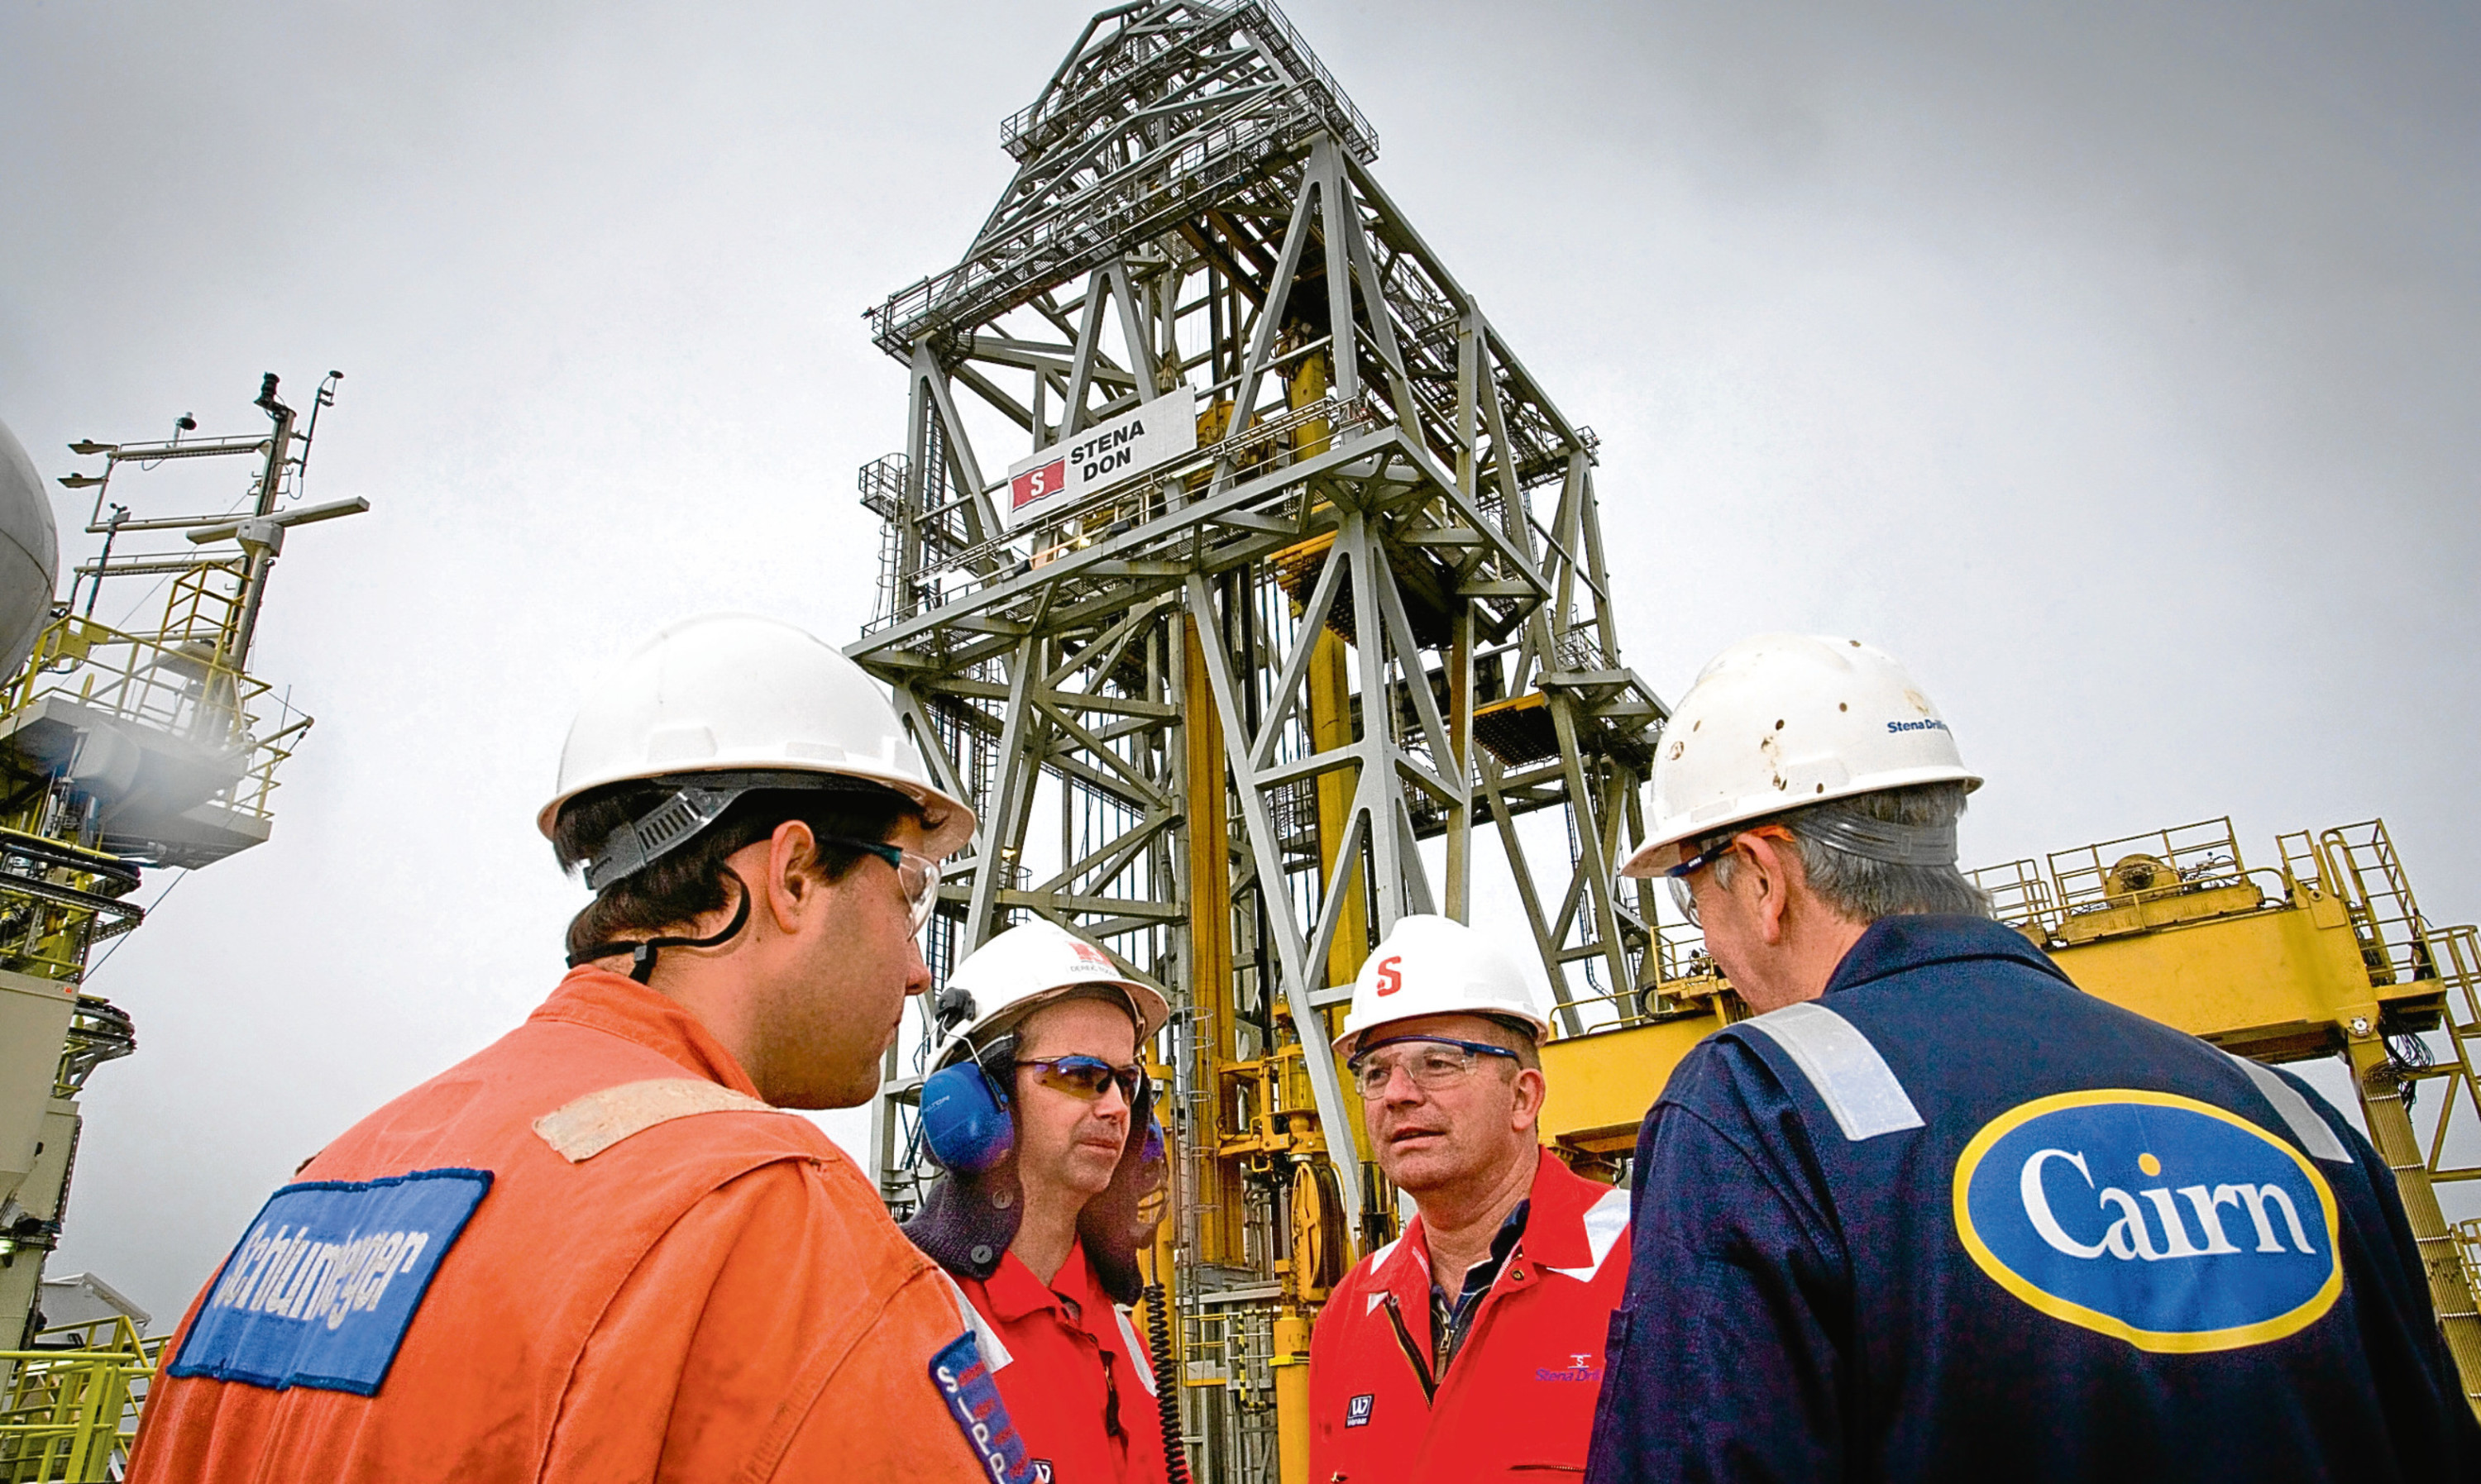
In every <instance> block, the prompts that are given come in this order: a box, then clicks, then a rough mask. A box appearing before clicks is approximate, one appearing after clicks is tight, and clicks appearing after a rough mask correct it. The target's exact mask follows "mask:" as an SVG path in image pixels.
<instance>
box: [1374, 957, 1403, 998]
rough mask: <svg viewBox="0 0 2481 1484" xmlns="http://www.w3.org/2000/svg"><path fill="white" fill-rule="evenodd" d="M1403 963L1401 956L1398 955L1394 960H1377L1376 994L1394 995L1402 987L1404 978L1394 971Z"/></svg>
mask: <svg viewBox="0 0 2481 1484" xmlns="http://www.w3.org/2000/svg"><path fill="white" fill-rule="evenodd" d="M1403 961H1404V959H1403V956H1402V955H1401V954H1398V955H1397V956H1396V957H1394V958H1383V959H1380V960H1379V962H1378V992H1379V993H1380V994H1381V995H1392V994H1394V993H1396V991H1397V990H1399V989H1402V988H1403V987H1404V976H1403V975H1401V974H1399V973H1397V970H1396V966H1397V964H1400V963H1402V962H1403Z"/></svg>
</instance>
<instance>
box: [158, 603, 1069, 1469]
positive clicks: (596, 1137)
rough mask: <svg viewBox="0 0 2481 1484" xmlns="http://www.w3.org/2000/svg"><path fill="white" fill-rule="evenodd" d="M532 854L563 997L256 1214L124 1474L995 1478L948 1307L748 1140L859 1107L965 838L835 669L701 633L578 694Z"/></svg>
mask: <svg viewBox="0 0 2481 1484" xmlns="http://www.w3.org/2000/svg"><path fill="white" fill-rule="evenodd" d="M538 822H539V823H540V826H541V828H542V830H543V833H544V834H546V835H547V836H549V837H551V839H552V841H553V844H554V846H555V848H556V850H557V852H558V854H559V856H560V859H561V863H562V865H563V866H567V867H572V868H574V867H579V866H582V867H583V868H584V872H585V876H586V881H587V884H588V886H589V887H590V888H592V889H593V890H594V892H595V894H596V895H595V898H594V899H593V901H592V902H590V903H589V904H588V906H587V908H586V909H585V910H584V911H583V912H581V913H579V914H578V917H577V919H576V921H575V922H573V923H572V924H570V926H569V933H568V938H569V948H570V950H571V951H570V954H569V963H570V965H571V970H570V973H569V975H568V976H567V977H566V978H564V979H563V980H561V985H560V987H559V989H558V990H557V991H555V992H554V993H553V995H552V997H551V998H550V999H549V1000H548V1001H546V1002H544V1003H543V1004H542V1006H541V1007H540V1008H538V1009H536V1010H535V1012H534V1014H533V1015H532V1016H531V1017H530V1018H529V1019H528V1020H527V1021H526V1023H525V1024H524V1025H522V1026H520V1027H518V1028H516V1029H515V1030H513V1031H510V1032H509V1034H508V1035H506V1036H504V1037H502V1038H501V1039H500V1040H499V1041H498V1042H497V1043H496V1044H494V1045H492V1046H490V1047H488V1048H486V1049H484V1050H483V1051H482V1052H481V1053H479V1054H476V1055H474V1056H472V1057H470V1058H469V1059H467V1060H466V1061H464V1062H463V1063H461V1064H459V1065H457V1066H456V1067H453V1068H451V1069H449V1070H448V1071H447V1072H445V1073H443V1074H441V1075H440V1076H438V1077H436V1078H434V1079H432V1080H430V1081H428V1082H426V1083H424V1084H422V1085H421V1086H419V1087H416V1088H415V1089H413V1090H412V1091H411V1092H408V1093H406V1094H405V1095H404V1096H403V1097H401V1098H399V1099H397V1100H396V1101H395V1102H393V1103H390V1104H389V1105H387V1106H385V1107H382V1108H380V1109H379V1111H378V1112H377V1113H374V1114H372V1115H371V1116H370V1117H368V1118H366V1119H364V1120H363V1121H362V1122H361V1123H359V1124H357V1125H355V1126H354V1127H353V1128H352V1129H351V1130H348V1131H347V1132H346V1133H344V1134H342V1135H341V1136H339V1137H338V1138H337V1139H336V1140H335V1141H334V1142H333V1143H331V1144H329V1145H328V1146H327V1147H326V1149H324V1150H322V1151H321V1152H320V1153H319V1154H318V1155H317V1156H315V1157H314V1158H312V1159H310V1160H309V1161H308V1163H307V1164H306V1165H305V1166H304V1167H303V1169H302V1170H301V1172H300V1180H299V1181H297V1182H296V1183H295V1184H293V1185H287V1186H285V1187H284V1188H283V1189H281V1190H279V1191H277V1192H276V1193H275V1195H274V1197H273V1198H272V1199H271V1200H270V1201H269V1202H268V1204H267V1206H266V1208H265V1209H264V1210H263V1211H261V1212H260V1214H259V1216H258V1218H257V1219H256V1220H255V1221H253V1222H252V1223H251V1225H250V1227H249V1229H248V1231H246V1232H245V1233H244V1234H243V1236H242V1237H241V1240H240V1241H239V1243H238V1244H236V1246H235V1247H234V1248H233V1251H232V1254H231V1256H230V1257H228V1258H227V1259H226V1260H225V1261H224V1263H223V1265H222V1268H221V1269H220V1270H219V1271H218V1272H217V1273H216V1275H215V1276H214V1277H213V1278H211V1279H210V1280H209V1281H208V1283H207V1286H206V1288H205V1289H204V1290H203V1291H202V1292H200V1294H199V1295H198V1297H197V1299H196V1301H195V1302H194V1303H193V1304H192V1306H191V1309H190V1313H189V1315H187V1317H185V1318H184V1320H183V1321H182V1325H181V1330H180V1332H179V1334H177V1335H176V1336H175V1337H174V1338H173V1340H172V1341H171V1343H170V1345H169V1346H168V1347H167V1350H166V1355H167V1360H166V1363H165V1367H164V1371H163V1374H162V1375H161V1376H160V1377H159V1378H158V1379H157V1381H156V1383H155V1389H154V1391H153V1393H152V1394H151V1395H150V1396H149V1397H148V1399H147V1405H146V1410H145V1419H144V1426H143V1427H142V1428H141V1430H140V1433H139V1436H138V1440H137V1445H136V1452H135V1456H134V1458H133V1460H132V1464H131V1471H130V1475H129V1476H130V1478H131V1479H133V1480H136V1481H140V1484H168V1481H174V1480H226V1479H250V1480H253V1481H257V1484H285V1481H292V1480H301V1481H309V1480H321V1481H325V1480H333V1479H347V1478H350V1479H356V1480H378V1481H411V1480H416V1479H421V1480H431V1479H457V1480H459V1481H465V1484H496V1481H503V1480H505V1481H509V1484H517V1481H521V1480H522V1481H533V1480H557V1481H577V1484H586V1481H601V1480H609V1479H665V1480H670V1479H678V1480H684V1481H686V1480H708V1479H726V1478H732V1479H777V1478H781V1479H823V1478H856V1479H859V1478H868V1479H922V1480H938V1481H956V1484H962V1481H965V1480H968V1479H975V1478H984V1479H990V1478H999V1479H1007V1480H1023V1479H1027V1478H1030V1477H1031V1474H1032V1471H1031V1469H1030V1468H1029V1467H1028V1465H1027V1463H1026V1460H1025V1455H1024V1452H1023V1448H1022V1446H1021V1445H1020V1444H1019V1442H1018V1440H1017V1439H1016V1437H1015V1434H1014V1430H1013V1428H1012V1427H1011V1426H1010V1425H1009V1423H1008V1421H1007V1416H1006V1409H1005V1406H1004V1405H1003V1404H1002V1403H1001V1400H1000V1398H999V1395H998V1393H997V1391H996V1388H995V1387H994V1385H993V1384H992V1381H991V1379H990V1375H989V1370H988V1366H987V1363H986V1361H985V1359H984V1357H983V1356H982V1354H981V1351H980V1348H979V1343H978V1342H977V1341H976V1339H975V1336H974V1333H973V1329H972V1325H971V1316H970V1315H969V1314H968V1313H967V1312H966V1311H965V1310H964V1309H963V1308H962V1306H961V1298H960V1295H959V1294H958V1293H957V1292H956V1290H955V1289H954V1288H953V1285H952V1284H951V1283H950V1282H949V1281H948V1279H947V1278H946V1276H945V1275H944V1274H942V1273H941V1272H940V1271H939V1270H938V1269H937V1268H936V1267H935V1266H933V1265H932V1264H931V1263H929V1262H928V1261H927V1259H925V1258H923V1257H922V1256H921V1255H920V1254H919V1253H917V1252H915V1251H914V1250H913V1249H912V1248H911V1247H910V1246H908V1245H907V1244H906V1243H905V1241H904V1239H903V1237H901V1235H900V1234H899V1233H898V1231H897V1230H896V1227H895V1225H894V1223H892V1222H891V1221H890V1220H889V1219H888V1218H887V1215H886V1212H885V1211H884V1210H883V1209H882V1207H881V1206H880V1204H879V1201H878V1196H877V1192H876V1191H875V1189H874V1188H873V1183H872V1182H871V1181H870V1180H869V1179H868V1178H867V1177H865V1176H864V1175H863V1174H862V1173H861V1172H860V1171H858V1170H857V1169H855V1168H854V1167H853V1164H852V1162H851V1161H850V1160H849V1159H847V1158H846V1157H845V1156H844V1155H843V1154H842V1153H841V1152H840V1151H838V1149H837V1148H836V1146H835V1145H834V1144H832V1143H830V1142H829V1141H828V1140H827V1139H826V1137H825V1136H824V1135H823V1134H822V1133H820V1132H819V1130H818V1129H817V1127H816V1126H815V1125H813V1124H811V1123H810V1122H809V1121H808V1120H806V1119H804V1118H801V1117H799V1116H797V1115H796V1114H793V1113H790V1112H786V1111H783V1109H785V1108H795V1107H800V1108H817V1107H842V1106H853V1105H855V1104H859V1103H862V1102H864V1101H866V1100H868V1098H869V1097H870V1096H871V1094H872V1092H873V1091H874V1089H875V1083H876V1080H877V1077H876V1073H877V1067H878V1063H879V1057H880V1056H881V1054H883V1053H884V1051H885V1049H886V1048H887V1046H888V1045H889V1043H890V1041H891V1040H892V1038H893V1037H894V1035H895V1033H896V1028H897V1021H898V1016H899V1013H900V1011H901V1009H902V1006H903V1002H904V999H905V997H906V996H908V995H912V994H918V993H920V992H921V991H922V990H923V989H925V988H926V987H927V980H928V976H927V973H926V971H925V970H924V968H923V964H922V958H921V954H920V952H919V950H918V949H917V948H916V946H915V935H916V933H917V932H918V931H919V929H920V927H921V925H922V923H923V921H924V920H925V918H927V915H928V909H929V907H930V904H931V902H932V901H933V899H934V898H935V894H936V891H937V864H936V863H937V861H938V859H939V858H940V857H942V856H944V855H946V854H948V853H949V852H951V851H953V849H955V848H956V847H957V846H959V845H961V844H962V843H963V842H964V841H965V840H966V839H967V838H968V836H969V835H970V834H971V832H972V829H973V825H974V820H973V815H972V812H971V811H970V810H968V809H967V808H966V807H965V805H964V804H963V803H962V802H960V801H959V800H957V799H955V798H953V797H952V796H950V795H949V794H945V793H942V792H941V791H940V790H939V789H938V788H936V787H934V786H933V785H932V784H931V782H930V780H929V775H928V774H927V771H926V769H925V768H924V767H923V765H922V761H921V758H920V755H919V754H918V753H917V752H916V750H915V748H914V746H913V745H912V743H911V742H908V741H906V739H905V737H904V735H903V732H902V730H901V727H900V725H899V723H898V721H897V718H896V716H895V714H894V712H893V711H892V709H891V708H890V707H889V705H888V703H887V700H886V698H885V696H884V695H882V694H881V693H880V692H879V691H878V690H877V688H876V687H875V685H874V684H873V683H872V682H871V681H870V679H869V678H868V677H867V676H866V675H864V674H863V673H862V671H861V670H860V668H859V667H858V666H856V665H854V664H852V663H851V662H850V661H849V660H847V659H846V658H845V657H844V656H842V655H840V654H838V653H837V652H836V651H835V650H833V649H831V648H829V647H827V646H826V645H824V644H823V643H821V642H819V641H818V640H817V639H815V638H811V637H810V636H809V635H807V634H804V633H802V632H800V631H799V630H797V629H794V628H792V627H791V626H789V625H785V624H779V623H775V622H772V621H770V620H767V619H762V618H753V617H747V616H740V615H726V616H715V617H708V618H702V619H692V620H690V621H688V622H685V623H682V624H678V625H675V626H674V627H672V628H670V629H667V630H666V631H665V632H664V633H663V634H661V635H660V636H658V637H657V638H655V639H654V640H653V641H652V642H650V643H648V644H647V645H645V646H644V647H643V648H641V649H640V651H639V652H638V653H637V654H636V655H635V656H633V657H632V658H631V659H630V660H629V661H628V662H627V663H626V664H624V665H623V666H622V667H621V668H620V669H619V670H618V671H617V672H616V673H615V674H614V675H613V676H611V677H609V678H608V679H606V680H605V681H604V682H603V683H602V684H601V685H600V686H599V687H598V688H597V689H596V690H594V691H593V692H591V693H590V694H589V696H588V699H587V702H586V704H585V706H584V707H583V708H582V710H581V711H580V714H579V716H578V718H577V722H576V725H575V726H574V727H573V728H572V729H571V731H570V733H569V738H568V743H567V746H566V747H565V749H564V750H563V752H562V755H561V783H560V789H559V794H558V796H557V797H555V798H554V799H553V800H552V801H551V803H549V804H548V805H546V806H544V808H543V811H542V814H541V817H540V820H539V821H538Z"/></svg>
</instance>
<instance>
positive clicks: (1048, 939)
mask: <svg viewBox="0 0 2481 1484" xmlns="http://www.w3.org/2000/svg"><path fill="white" fill-rule="evenodd" d="M1094 985H1105V986H1109V987H1110V988H1114V989H1117V990H1119V991H1120V992H1121V993H1122V994H1124V995H1126V996H1127V997H1128V1000H1129V1013H1130V1014H1131V1015H1133V1016H1135V1017H1136V1022H1137V1044H1138V1045H1139V1046H1140V1047H1142V1046H1144V1045H1145V1044H1146V1043H1147V1042H1148V1041H1150V1040H1152V1039H1154V1034H1155V1032H1156V1031H1158V1030H1161V1029H1162V1025H1163V1022H1164V1021H1166V1020H1168V1019H1170V1018H1171V1006H1170V1005H1169V1004H1168V1003H1166V1002H1164V1000H1163V997H1162V992H1161V991H1159V990H1157V989H1155V988H1153V987H1152V986H1150V985H1146V984H1141V983H1139V982H1137V981H1136V979H1133V978H1130V977H1128V976H1126V975H1123V974H1122V973H1121V972H1120V969H1119V966H1118V965H1117V964H1114V963H1112V962H1111V955H1110V954H1109V953H1106V952H1104V951H1103V950H1101V949H1098V948H1096V947H1095V946H1094V945H1092V944H1090V943H1088V942H1086V941H1085V940H1084V939H1083V938H1081V937H1079V936H1077V935H1076V934H1075V933H1073V932H1070V931H1069V930H1068V929H1067V928H1065V927H1062V926H1060V925H1059V924H1057V923H1050V922H1045V921H1043V920H1041V919H1039V918H1037V919H1035V920H1034V921H1032V922H1030V923H1020V924H1017V925H1016V926H1014V927H1011V928H1009V929H1008V930H1007V931H1005V932H1004V933H1001V934H1000V935H999V936H997V937H995V938H993V939H991V940H990V941H989V942H987V943H985V944H983V945H982V946H981V947H980V948H978V949H976V950H973V951H972V952H971V953H968V954H966V955H965V961H964V962H963V963H960V964H958V965H957V966H956V968H955V971H954V972H953V973H952V974H950V975H949V976H948V983H947V987H946V988H944V989H942V990H941V991H940V992H939V1011H940V1019H941V1021H942V1023H943V1024H942V1030H941V1034H940V1038H939V1044H938V1045H937V1046H936V1047H935V1048H934V1049H933V1051H932V1053H931V1057H930V1065H931V1068H932V1069H933V1070H934V1071H935V1070H936V1069H938V1068H940V1067H944V1066H946V1065H948V1064H949V1063H950V1062H953V1061H958V1060H962V1059H963V1058H964V1057H966V1056H967V1055H974V1054H979V1053H980V1052H981V1051H982V1050H983V1049H985V1048H987V1047H988V1046H989V1045H990V1043H991V1042H992V1041H993V1040H995V1039H997V1038H998V1037H999V1036H1001V1035H1002V1034H1005V1032H1006V1030H1007V1029H1008V1028H1009V1027H1011V1026H1014V1025H1015V1024H1016V1023H1017V1022H1019V1021H1021V1020H1023V1019H1025V1018H1026V1017H1027V1016H1028V1015H1031V1014H1032V1013H1033V1012H1034V1011H1035V1010H1037V1009H1039V1008H1041V1007H1042V1006H1043V1005H1046V1004H1049V1003H1051V1002H1054V1001H1058V1000H1064V999H1067V998H1069V997H1070V996H1072V995H1074V994H1076V993H1077V992H1078V991H1081V990H1084V989H1088V988H1090V987H1092V986H1094Z"/></svg>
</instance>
